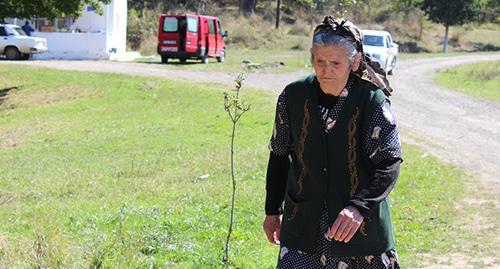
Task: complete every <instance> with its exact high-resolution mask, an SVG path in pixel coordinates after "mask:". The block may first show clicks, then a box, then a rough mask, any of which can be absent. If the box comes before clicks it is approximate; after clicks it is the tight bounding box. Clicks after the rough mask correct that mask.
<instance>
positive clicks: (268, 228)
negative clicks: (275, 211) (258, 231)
mask: <svg viewBox="0 0 500 269" xmlns="http://www.w3.org/2000/svg"><path fill="white" fill-rule="evenodd" d="M262 227H263V228H264V233H266V236H267V240H269V242H271V243H273V244H276V245H279V244H280V229H281V215H267V216H266V218H265V219H264V223H262Z"/></svg>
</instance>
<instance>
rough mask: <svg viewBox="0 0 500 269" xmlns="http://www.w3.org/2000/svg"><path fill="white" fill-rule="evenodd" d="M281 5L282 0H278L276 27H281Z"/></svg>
mask: <svg viewBox="0 0 500 269" xmlns="http://www.w3.org/2000/svg"><path fill="white" fill-rule="evenodd" d="M280 6H281V0H276V29H278V28H280Z"/></svg>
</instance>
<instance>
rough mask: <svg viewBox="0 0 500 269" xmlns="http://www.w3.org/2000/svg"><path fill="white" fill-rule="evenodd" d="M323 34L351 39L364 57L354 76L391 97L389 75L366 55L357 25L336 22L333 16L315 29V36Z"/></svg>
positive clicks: (361, 35) (345, 21)
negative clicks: (328, 33) (332, 34)
mask: <svg viewBox="0 0 500 269" xmlns="http://www.w3.org/2000/svg"><path fill="white" fill-rule="evenodd" d="M322 32H330V33H334V34H336V35H340V36H343V37H347V38H349V39H351V40H352V41H353V43H354V47H355V48H356V50H357V51H358V52H359V53H361V56H362V58H361V62H360V64H359V68H358V70H356V71H355V72H354V74H355V75H357V76H358V77H360V78H361V79H363V80H366V81H368V82H370V83H372V84H373V85H375V86H376V87H378V88H380V89H382V90H383V91H384V93H385V95H387V96H391V93H392V88H391V86H390V85H389V81H388V80H387V75H386V73H385V71H384V69H382V67H381V66H380V64H379V63H378V62H377V61H372V60H371V58H370V57H369V56H368V55H367V54H365V53H364V51H363V33H362V32H361V31H360V30H359V28H358V27H357V26H356V25H354V24H353V23H352V22H350V21H348V20H342V21H339V20H335V19H334V18H333V17H332V16H326V17H325V18H324V19H323V22H322V23H321V24H319V25H317V26H316V28H315V29H314V35H316V34H319V33H322Z"/></svg>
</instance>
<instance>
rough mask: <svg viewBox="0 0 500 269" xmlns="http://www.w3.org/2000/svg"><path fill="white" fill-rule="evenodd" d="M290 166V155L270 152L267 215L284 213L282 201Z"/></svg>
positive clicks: (267, 180)
mask: <svg viewBox="0 0 500 269" xmlns="http://www.w3.org/2000/svg"><path fill="white" fill-rule="evenodd" d="M289 167H290V161H289V160H288V156H280V155H276V154H274V153H273V152H271V153H270V155H269V163H268V166H267V176H266V215H280V214H282V213H283V208H282V203H283V199H284V196H285V189H286V179H287V177H288V168H289Z"/></svg>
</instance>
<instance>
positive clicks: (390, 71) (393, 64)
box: [387, 57, 396, 76]
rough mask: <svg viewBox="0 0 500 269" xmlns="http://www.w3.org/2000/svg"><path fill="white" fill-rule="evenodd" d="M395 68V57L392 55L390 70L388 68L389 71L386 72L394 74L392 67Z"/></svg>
mask: <svg viewBox="0 0 500 269" xmlns="http://www.w3.org/2000/svg"><path fill="white" fill-rule="evenodd" d="M395 68H396V57H394V59H392V63H391V70H389V72H387V74H388V75H391V76H392V75H394V69H395Z"/></svg>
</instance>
